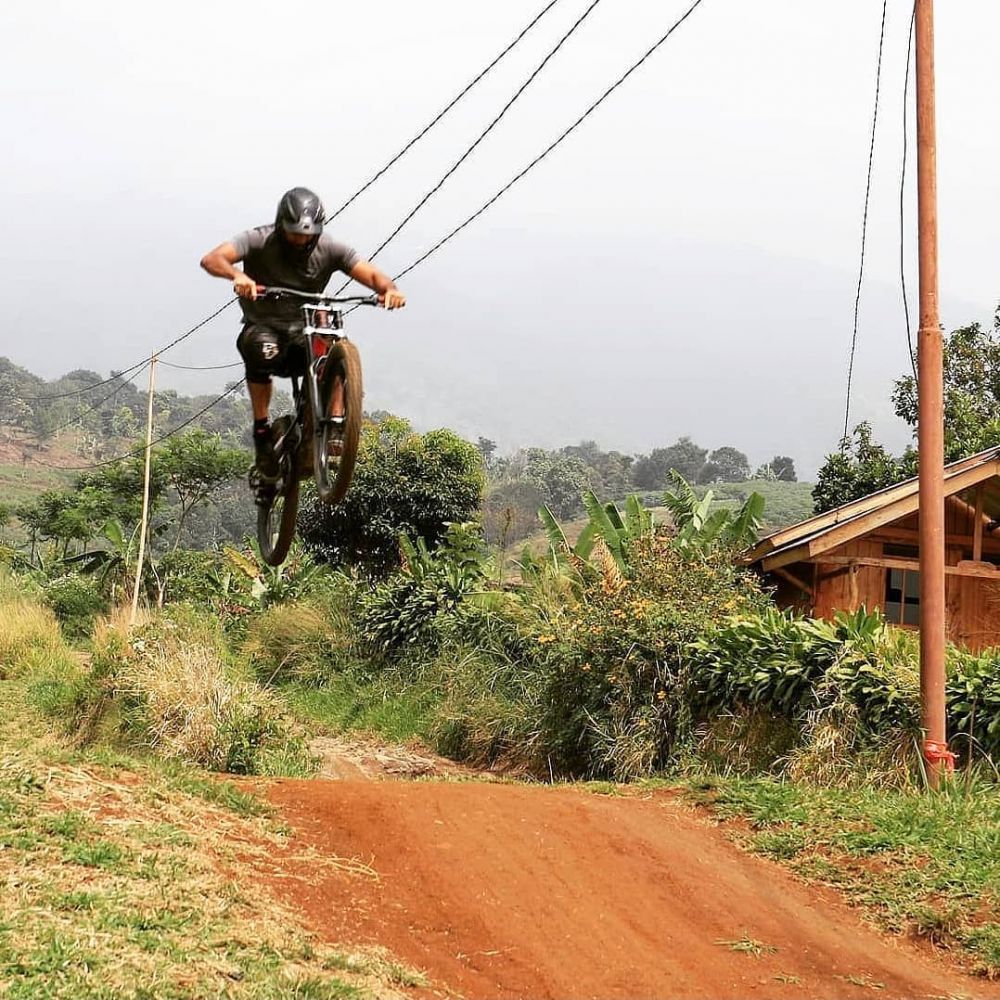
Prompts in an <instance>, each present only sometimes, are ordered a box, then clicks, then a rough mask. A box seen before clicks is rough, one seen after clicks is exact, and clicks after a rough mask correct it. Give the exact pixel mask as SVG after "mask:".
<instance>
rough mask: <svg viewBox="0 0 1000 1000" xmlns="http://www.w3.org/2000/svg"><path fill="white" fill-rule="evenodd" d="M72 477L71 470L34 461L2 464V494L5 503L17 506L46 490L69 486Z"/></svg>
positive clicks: (0, 486)
mask: <svg viewBox="0 0 1000 1000" xmlns="http://www.w3.org/2000/svg"><path fill="white" fill-rule="evenodd" d="M72 478H73V473H71V472H64V471H62V470H61V469H46V468H42V467H40V466H38V465H35V464H34V463H28V464H25V465H5V464H0V496H2V497H3V499H4V503H9V504H10V505H11V506H16V505H17V504H19V503H24V502H25V501H26V500H31V499H32V498H34V497H36V496H38V494H39V493H43V492H44V491H45V490H57V489H62V488H64V487H66V486H68V485H69V483H70V482H71V481H72Z"/></svg>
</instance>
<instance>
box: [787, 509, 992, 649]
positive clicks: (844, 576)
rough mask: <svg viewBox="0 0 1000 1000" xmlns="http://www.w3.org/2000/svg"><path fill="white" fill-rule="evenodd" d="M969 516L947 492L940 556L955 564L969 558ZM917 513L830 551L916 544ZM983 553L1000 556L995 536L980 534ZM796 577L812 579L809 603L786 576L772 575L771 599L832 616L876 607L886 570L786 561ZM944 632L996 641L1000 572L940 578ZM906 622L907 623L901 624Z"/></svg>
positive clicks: (958, 639) (969, 642)
mask: <svg viewBox="0 0 1000 1000" xmlns="http://www.w3.org/2000/svg"><path fill="white" fill-rule="evenodd" d="M973 520H974V516H973V513H972V511H970V510H969V509H968V507H966V506H964V505H962V504H960V503H955V502H954V501H953V500H952V498H948V502H947V503H946V504H945V533H946V538H947V542H948V543H949V544H948V545H947V547H946V550H945V551H946V555H945V561H946V564H947V565H948V566H957V565H958V564H959V562H961V561H962V560H963V559H969V558H971V547H972V546H971V539H972V535H973V529H974V525H973ZM917 529H918V517H917V515H916V514H912V515H910V516H909V517H905V518H902V519H901V520H899V521H896V522H893V523H892V524H891V525H888V526H886V527H884V528H879V529H875V530H874V531H873V532H871V534H869V535H866V536H865V537H864V538H860V539H856V540H855V541H853V542H849V543H847V544H846V545H841V546H839V547H838V548H836V549H832V550H831V551H830V552H829V553H825V555H829V556H834V557H845V556H846V557H850V556H855V557H859V558H876V559H877V558H882V557H883V556H884V555H885V554H886V553H885V551H884V546H885V545H907V546H910V545H912V546H916V545H917ZM983 554H984V557H985V556H986V555H990V556H993V557H997V556H1000V538H997V537H995V535H988V534H984V538H983ZM788 570H789V572H791V573H792V574H793V575H794V576H795V577H796V578H797V579H799V580H801V581H803V582H804V583H809V584H813V585H814V590H813V595H812V606H811V608H809V607H808V603H809V601H808V599H807V598H805V597H804V596H803V595H802V593H801V592H800V591H799V589H798V588H796V587H794V586H792V585H791V584H790V583H788V581H787V580H779V579H778V578H777V577H775V578H774V582H775V583H777V584H778V590H777V593H776V595H775V596H776V599H777V601H778V603H779V604H780V605H781V606H782V607H795V608H796V609H797V610H800V611H804V612H806V613H812V614H813V615H815V616H816V617H817V618H831V617H832V616H833V613H834V612H835V611H854V610H856V609H857V608H859V607H860V606H861V605H862V604H863V605H865V606H866V607H868V608H879V609H881V608H882V606H883V604H884V601H885V574H886V570H885V569H884V568H882V567H878V566H855V567H848V566H843V565H837V564H835V563H826V564H824V562H823V556H818V557H817V558H816V559H815V560H814V562H801V563H796V564H794V565H792V566H789V567H788ZM945 600H946V615H947V626H948V637H949V638H950V639H951V640H952V641H953V642H955V643H959V644H961V645H963V646H967V647H968V648H970V649H973V650H979V649H983V648H985V647H987V646H1000V574H998V579H997V581H996V582H994V581H992V580H989V579H983V578H982V577H973V576H956V575H952V574H949V575H948V576H947V577H946V578H945ZM903 627H907V626H903Z"/></svg>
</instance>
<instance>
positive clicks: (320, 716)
mask: <svg viewBox="0 0 1000 1000" xmlns="http://www.w3.org/2000/svg"><path fill="white" fill-rule="evenodd" d="M279 690H280V692H281V694H282V696H283V698H284V699H285V701H286V703H287V704H288V705H289V707H290V708H291V710H292V712H293V713H294V714H295V715H296V716H298V717H299V718H301V719H304V720H306V722H307V723H309V724H311V728H313V729H315V730H317V731H319V732H322V733H342V732H371V733H377V734H378V735H380V736H382V737H384V738H385V739H387V740H391V741H392V742H394V743H405V742H407V741H408V740H412V739H423V740H427V739H429V735H430V728H431V719H432V714H433V708H434V706H435V704H436V703H437V702H438V701H439V699H440V695H439V694H438V692H437V691H436V689H435V688H433V687H432V686H430V685H428V684H422V683H420V682H415V683H411V684H404V683H402V682H394V681H392V680H384V679H380V678H373V679H359V678H356V677H351V676H348V675H346V674H337V675H334V676H333V677H332V678H331V679H330V681H329V683H328V684H325V685H324V686H323V687H311V686H307V685H297V684H289V685H285V686H283V687H281V688H280V689H279Z"/></svg>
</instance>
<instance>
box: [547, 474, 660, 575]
mask: <svg viewBox="0 0 1000 1000" xmlns="http://www.w3.org/2000/svg"><path fill="white" fill-rule="evenodd" d="M583 505H584V508H585V509H586V511H587V518H588V520H587V523H586V524H585V525H584V528H583V531H581V532H580V536H579V537H578V538H577V540H576V544H575V545H570V544H569V540H568V539H567V538H566V533H565V531H563V528H562V525H560V524H559V522H558V520H556V517H555V515H554V514H553V513H552V511H551V510H550V509H549V508H548V507H547V506H543V507H542V508H541V509H540V510H539V511H538V516H539V518H540V519H541V522H542V524H543V525H544V526H545V532H546V534H547V535H548V539H549V557H550V559H551V560H552V564H553V567H554V568H556V569H558V568H560V567H562V568H563V569H564V570H569V571H571V572H573V573H575V574H576V575H578V576H580V577H583V576H585V575H586V574H587V573H588V572H591V573H595V574H597V575H598V576H599V577H603V578H604V580H605V582H606V583H607V584H608V585H609V586H617V585H618V584H620V583H621V581H622V579H623V577H624V576H625V575H626V574H627V573H628V565H629V546H630V544H631V543H632V542H635V541H637V540H638V539H639V538H642V537H643V536H645V535H649V534H651V533H652V531H653V515H652V512H651V511H649V510H647V509H646V508H645V507H643V505H642V502H641V501H640V500H639V498H638V497H637V496H630V497H629V498H628V499H627V500H626V501H625V510H624V511H620V510H619V509H618V506H617V505H616V504H615V503H613V502H610V503H605V504H602V503H601V501H600V500H598V499H597V496H596V495H595V494H594V492H593V490H587V492H586V493H584V494H583Z"/></svg>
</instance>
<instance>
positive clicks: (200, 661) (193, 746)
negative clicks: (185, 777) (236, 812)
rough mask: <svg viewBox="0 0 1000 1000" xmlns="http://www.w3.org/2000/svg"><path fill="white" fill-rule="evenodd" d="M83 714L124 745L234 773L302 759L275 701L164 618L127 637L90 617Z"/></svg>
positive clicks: (301, 764) (302, 763) (87, 726)
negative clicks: (86, 698)
mask: <svg viewBox="0 0 1000 1000" xmlns="http://www.w3.org/2000/svg"><path fill="white" fill-rule="evenodd" d="M92 667H93V669H92V674H91V678H92V681H91V683H92V688H93V689H96V691H97V692H98V694H96V695H95V694H94V691H93V690H92V692H91V693H90V696H89V703H90V705H91V706H92V711H91V715H90V717H89V718H85V719H83V720H82V727H83V730H84V733H87V732H93V731H95V730H96V729H97V728H98V727H99V726H104V727H105V728H108V727H110V728H111V730H112V732H113V733H114V734H115V735H117V736H118V737H119V738H120V739H122V740H124V741H126V742H127V743H129V744H132V745H136V746H140V747H145V748H147V749H150V750H152V751H153V752H155V753H157V754H159V755H160V756H163V757H166V758H173V759H179V760H184V761H187V762H188V763H192V764H198V765H200V766H202V767H207V768H210V769H212V770H217V771H228V772H232V773H236V774H262V773H270V772H271V771H273V770H274V769H275V768H276V767H278V766H279V765H280V769H281V770H283V771H285V772H288V771H289V770H291V772H292V773H305V772H306V771H307V770H308V769H309V766H310V760H309V757H308V754H307V753H306V750H305V747H304V742H303V739H302V735H301V733H299V732H298V730H297V729H296V727H295V726H294V725H293V723H292V722H291V720H290V719H289V718H288V716H287V714H286V713H285V712H284V710H283V709H282V707H281V705H280V703H279V702H278V700H277V699H276V698H275V697H274V696H273V695H272V694H270V693H269V692H267V691H265V690H264V689H263V688H261V687H260V686H259V685H257V684H255V683H253V682H252V681H246V680H240V679H237V678H233V677H232V676H231V675H230V671H229V670H227V668H226V665H225V662H224V661H223V659H222V657H221V656H220V653H219V650H218V648H217V647H216V646H214V645H213V643H212V642H211V641H208V642H206V641H204V639H202V641H198V637H197V634H196V633H193V632H192V630H191V628H190V627H182V626H181V625H179V624H178V623H177V622H176V621H172V620H171V619H170V618H169V617H168V616H165V615H161V616H159V617H155V618H150V619H147V620H146V621H145V622H143V623H142V624H141V625H140V626H139V627H138V628H137V629H136V630H135V631H134V632H133V633H132V634H131V635H129V634H128V633H127V632H126V631H125V630H124V629H123V628H122V627H121V624H120V623H117V622H115V621H108V622H103V623H99V625H98V628H97V629H96V630H95V636H94V656H93V663H92Z"/></svg>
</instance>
